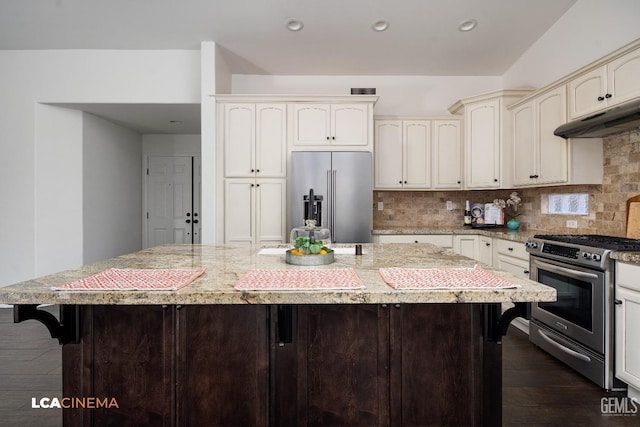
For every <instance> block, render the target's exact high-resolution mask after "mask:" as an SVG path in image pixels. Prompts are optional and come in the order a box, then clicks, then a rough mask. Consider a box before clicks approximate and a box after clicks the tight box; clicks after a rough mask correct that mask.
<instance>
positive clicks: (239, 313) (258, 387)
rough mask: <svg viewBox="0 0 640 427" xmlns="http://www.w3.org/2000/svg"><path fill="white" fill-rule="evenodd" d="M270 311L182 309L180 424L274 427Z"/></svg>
mask: <svg viewBox="0 0 640 427" xmlns="http://www.w3.org/2000/svg"><path fill="white" fill-rule="evenodd" d="M268 309H269V306H266V305H244V306H242V305H190V306H183V307H182V308H181V309H179V310H178V311H177V312H178V316H177V318H178V322H177V323H178V328H177V330H178V334H177V340H178V342H177V350H176V359H177V362H176V364H177V366H178V369H177V374H176V378H177V381H176V382H177V393H176V394H177V396H178V402H177V405H176V406H177V422H176V424H175V425H179V426H189V425H191V426H198V425H216V426H248V427H249V426H255V427H260V426H266V425H268V424H269V422H268V419H269V416H268V414H269V331H268V319H269V317H268V313H267V310H268ZM146 392H148V391H142V392H141V396H145V394H146ZM144 400H145V401H146V400H147V396H145V399H144ZM141 412H142V411H141ZM120 425H124V424H120ZM139 425H142V424H139ZM146 425H160V424H159V423H148V424H146ZM166 425H173V424H169V423H167V424H166Z"/></svg>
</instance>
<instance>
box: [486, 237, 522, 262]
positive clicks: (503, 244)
mask: <svg viewBox="0 0 640 427" xmlns="http://www.w3.org/2000/svg"><path fill="white" fill-rule="evenodd" d="M494 244H495V245H496V251H497V252H498V253H499V254H504V255H508V256H512V257H515V258H519V259H521V260H523V261H527V262H529V254H528V253H527V249H526V248H525V247H524V243H522V242H514V241H512V240H503V239H495V240H494Z"/></svg>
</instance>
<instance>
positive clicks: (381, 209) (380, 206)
mask: <svg viewBox="0 0 640 427" xmlns="http://www.w3.org/2000/svg"><path fill="white" fill-rule="evenodd" d="M378 210H379V211H383V210H384V203H383V202H378Z"/></svg>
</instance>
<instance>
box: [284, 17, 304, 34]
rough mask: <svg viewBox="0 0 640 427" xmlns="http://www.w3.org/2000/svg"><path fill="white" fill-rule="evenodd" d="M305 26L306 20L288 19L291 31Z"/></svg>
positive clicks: (288, 26)
mask: <svg viewBox="0 0 640 427" xmlns="http://www.w3.org/2000/svg"><path fill="white" fill-rule="evenodd" d="M302 28H304V22H302V21H301V20H299V19H295V18H291V19H288V20H287V29H288V30H289V31H300V30H301V29H302Z"/></svg>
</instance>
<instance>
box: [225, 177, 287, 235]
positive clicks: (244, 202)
mask: <svg viewBox="0 0 640 427" xmlns="http://www.w3.org/2000/svg"><path fill="white" fill-rule="evenodd" d="M286 186H287V181H286V179H244V178H231V179H225V182H224V218H225V221H224V242H225V243H286V242H287V236H286V229H285V227H286V226H285V218H286V206H287V205H286V194H287V191H286Z"/></svg>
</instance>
